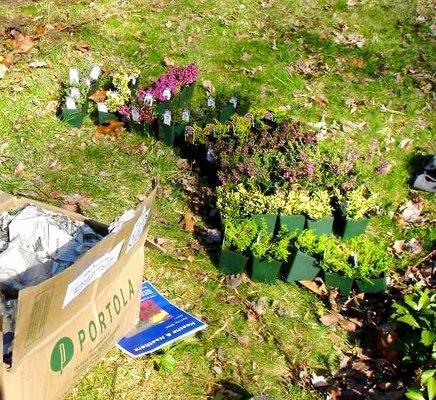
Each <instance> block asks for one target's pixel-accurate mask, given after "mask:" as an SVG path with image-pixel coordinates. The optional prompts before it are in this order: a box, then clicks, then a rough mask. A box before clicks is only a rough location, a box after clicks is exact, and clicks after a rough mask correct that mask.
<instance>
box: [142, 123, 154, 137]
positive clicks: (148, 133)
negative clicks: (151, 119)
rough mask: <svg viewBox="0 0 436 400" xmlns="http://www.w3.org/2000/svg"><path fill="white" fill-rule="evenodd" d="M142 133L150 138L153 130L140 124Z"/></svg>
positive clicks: (146, 125) (148, 125) (149, 126)
mask: <svg viewBox="0 0 436 400" xmlns="http://www.w3.org/2000/svg"><path fill="white" fill-rule="evenodd" d="M142 133H143V134H144V135H146V136H152V134H153V129H152V127H151V125H150V124H145V123H144V124H142Z"/></svg>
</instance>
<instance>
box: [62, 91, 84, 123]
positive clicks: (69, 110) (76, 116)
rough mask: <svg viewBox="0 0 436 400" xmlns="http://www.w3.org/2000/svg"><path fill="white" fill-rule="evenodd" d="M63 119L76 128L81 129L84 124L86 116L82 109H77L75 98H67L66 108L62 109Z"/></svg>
mask: <svg viewBox="0 0 436 400" xmlns="http://www.w3.org/2000/svg"><path fill="white" fill-rule="evenodd" d="M61 118H62V120H63V121H65V122H66V123H67V124H69V125H71V126H73V127H75V128H80V127H81V126H82V124H83V119H84V118H85V114H84V113H83V111H82V109H79V110H78V109H77V106H76V102H75V100H74V99H73V98H71V97H67V98H66V99H65V108H63V109H62V115H61Z"/></svg>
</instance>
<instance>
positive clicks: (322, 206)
mask: <svg viewBox="0 0 436 400" xmlns="http://www.w3.org/2000/svg"><path fill="white" fill-rule="evenodd" d="M330 200H331V199H330V195H329V192H328V191H327V190H317V191H315V192H312V193H311V195H310V199H309V202H308V203H306V207H305V211H306V214H307V215H308V216H309V217H310V218H312V219H314V220H317V219H322V218H325V217H331V216H332V211H333V209H332V207H331V205H330Z"/></svg>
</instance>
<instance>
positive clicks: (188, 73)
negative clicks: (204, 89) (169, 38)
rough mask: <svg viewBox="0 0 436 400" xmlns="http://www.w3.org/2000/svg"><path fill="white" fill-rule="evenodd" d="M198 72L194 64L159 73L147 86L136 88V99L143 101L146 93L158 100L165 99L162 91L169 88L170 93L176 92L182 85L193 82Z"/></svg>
mask: <svg viewBox="0 0 436 400" xmlns="http://www.w3.org/2000/svg"><path fill="white" fill-rule="evenodd" d="M198 74H199V69H198V67H197V66H196V65H195V64H189V65H187V66H186V67H173V68H171V69H170V70H169V71H168V72H167V73H166V74H164V75H161V76H160V77H159V78H158V79H157V80H156V81H155V82H154V83H153V84H152V85H151V87H149V88H145V87H143V86H141V87H140V88H139V90H138V100H139V101H140V102H143V101H144V98H145V96H146V95H147V94H151V95H152V96H153V98H154V99H156V100H158V101H165V100H167V98H166V97H165V95H164V91H165V90H166V89H169V90H170V92H171V95H174V94H175V93H177V92H178V91H179V90H180V89H181V88H182V87H183V86H186V85H190V84H191V83H194V82H195V81H196V80H197V78H198Z"/></svg>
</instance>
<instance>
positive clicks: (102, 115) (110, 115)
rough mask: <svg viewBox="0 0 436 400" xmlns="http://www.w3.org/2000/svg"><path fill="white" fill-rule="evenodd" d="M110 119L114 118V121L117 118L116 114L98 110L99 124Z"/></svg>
mask: <svg viewBox="0 0 436 400" xmlns="http://www.w3.org/2000/svg"><path fill="white" fill-rule="evenodd" d="M110 119H114V120H116V121H118V120H119V118H118V117H117V115H116V114H114V113H109V112H101V111H98V124H99V125H102V124H104V123H105V122H107V121H109V120H110Z"/></svg>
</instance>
